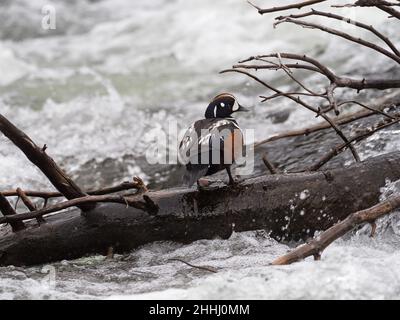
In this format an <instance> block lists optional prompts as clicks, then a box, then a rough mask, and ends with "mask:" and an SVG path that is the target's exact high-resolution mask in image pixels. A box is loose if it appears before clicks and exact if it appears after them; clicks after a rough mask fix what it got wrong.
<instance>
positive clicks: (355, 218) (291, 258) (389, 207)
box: [271, 194, 400, 265]
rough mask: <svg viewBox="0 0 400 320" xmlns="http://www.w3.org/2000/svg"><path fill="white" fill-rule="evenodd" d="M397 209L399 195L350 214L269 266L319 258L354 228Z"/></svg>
mask: <svg viewBox="0 0 400 320" xmlns="http://www.w3.org/2000/svg"><path fill="white" fill-rule="evenodd" d="M399 207H400V194H396V195H394V196H391V197H390V198H388V199H387V200H385V201H383V202H381V203H379V204H377V205H375V206H373V207H371V208H369V209H366V210H361V211H358V212H355V213H352V214H350V215H349V216H348V217H347V218H346V219H344V220H343V221H341V222H339V223H337V224H335V225H334V226H333V227H331V228H329V229H328V230H326V231H324V232H322V233H321V234H319V235H318V236H317V237H315V238H314V239H313V240H312V241H310V242H309V243H307V244H304V245H301V246H299V247H297V248H296V249H294V250H293V251H291V252H289V253H288V254H286V255H284V256H282V257H280V258H278V259H276V260H274V261H273V262H272V263H271V265H285V264H291V263H293V262H296V261H300V260H303V259H305V258H307V257H309V256H316V257H318V256H319V257H320V256H321V253H322V252H323V251H324V250H325V248H326V247H328V246H329V245H330V244H331V243H332V242H333V241H335V240H336V239H338V238H340V237H342V236H343V235H345V234H346V233H348V232H349V231H351V230H353V229H354V228H355V227H356V226H359V225H361V224H364V223H372V222H374V221H375V220H376V219H378V218H380V217H383V216H384V215H387V214H388V213H391V212H392V211H394V210H396V209H397V208H399Z"/></svg>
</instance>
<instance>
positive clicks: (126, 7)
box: [0, 0, 400, 299]
mask: <svg viewBox="0 0 400 320" xmlns="http://www.w3.org/2000/svg"><path fill="white" fill-rule="evenodd" d="M260 2H261V1H260ZM272 2H274V3H280V1H268V3H272ZM47 4H49V1H46V0H35V1H29V0H3V1H1V3H0V111H1V113H2V114H4V115H5V116H7V117H8V118H9V119H11V120H12V121H13V122H15V123H16V124H17V125H18V126H20V127H21V128H22V129H23V130H25V131H26V132H27V133H28V134H29V135H30V136H31V137H32V138H33V139H34V140H35V141H37V143H39V144H47V146H48V152H49V154H51V155H52V156H53V157H54V158H55V159H56V160H57V162H59V163H61V164H62V165H63V167H64V168H65V169H66V170H67V171H68V172H69V173H71V174H72V176H73V178H74V179H76V180H77V181H78V183H79V184H81V185H83V186H85V187H86V188H94V187H99V186H106V185H112V184H114V183H118V182H121V181H123V180H127V179H130V178H131V177H132V176H134V175H138V176H141V177H142V178H144V179H145V180H146V181H147V182H150V183H151V186H153V187H155V188H160V187H163V186H173V185H176V183H177V176H179V175H178V174H177V173H175V171H174V170H175V168H174V167H173V166H172V167H171V166H167V167H162V166H160V167H155V166H151V165H149V164H148V163H147V162H146V161H145V158H144V154H145V152H146V150H147V149H148V148H149V147H150V146H152V145H154V144H155V135H156V134H157V133H158V132H160V131H162V130H164V129H165V128H166V126H167V123H168V122H169V121H177V122H178V124H179V126H180V128H184V127H186V126H187V125H188V124H189V123H190V122H192V121H193V120H195V119H198V118H200V117H202V114H203V112H204V108H205V106H206V105H207V102H208V101H209V99H210V98H212V97H213V96H215V95H216V94H217V93H219V92H221V91H229V92H233V93H235V95H237V97H238V98H239V99H240V101H241V103H242V104H243V105H246V106H250V107H251V108H252V111H251V112H250V113H248V114H245V115H240V116H239V117H238V121H239V122H240V124H241V125H242V127H245V128H251V129H254V130H255V139H256V140H260V139H262V138H265V137H267V136H269V135H270V134H272V133H275V132H279V131H284V130H286V129H288V128H294V127H296V128H299V127H304V126H307V125H309V124H311V123H314V122H315V121H316V120H315V119H314V117H313V116H312V115H311V114H310V113H309V112H308V111H304V110H303V109H301V108H298V107H296V106H294V105H292V104H290V103H288V102H287V101H285V100H277V101H276V102H273V103H269V104H267V105H264V104H260V103H259V99H258V97H257V96H258V95H259V94H260V93H265V92H264V91H263V90H262V88H260V87H259V86H257V85H255V83H253V82H250V81H248V79H246V78H244V77H243V76H238V75H233V74H224V75H220V74H218V72H219V71H220V70H222V69H225V68H229V67H230V66H231V65H232V64H234V63H236V62H237V61H238V60H240V59H243V58H246V57H248V56H251V55H255V54H262V53H267V52H273V51H277V50H280V51H293V52H299V53H303V52H306V53H308V54H312V55H315V56H318V57H319V58H320V59H321V60H323V61H325V62H326V63H327V64H329V65H330V66H331V67H333V68H336V70H339V72H343V73H344V72H349V73H350V74H351V75H352V76H357V75H359V76H361V75H374V74H381V75H382V76H391V75H393V72H394V71H393V70H394V67H393V64H392V63H391V62H390V61H388V60H387V59H384V58H382V57H379V56H376V55H374V54H371V51H369V50H367V49H365V50H359V49H357V48H355V47H354V46H352V45H349V44H348V43H346V42H345V41H343V40H338V39H333V40H332V39H331V38H330V37H329V36H327V35H324V34H321V33H318V32H316V31H310V30H301V29H300V30H299V28H296V27H294V26H280V27H279V28H278V29H276V30H274V29H273V28H272V17H268V16H260V15H258V14H257V13H256V11H255V10H254V9H253V8H251V7H250V6H249V5H248V4H247V3H246V2H245V1H241V0H224V1H211V0H190V1H186V0H168V1H167V0H152V1H138V0H135V1H130V0H90V1H89V0H86V1H85V0H74V1H67V0H57V1H56V0H53V1H51V4H52V5H53V6H54V8H55V9H56V18H57V20H56V29H55V30H44V29H43V28H42V27H41V21H42V18H43V14H42V12H41V8H42V7H43V6H44V5H47ZM349 12H350V13H352V12H351V11H349ZM349 12H347V13H349ZM353 17H354V16H353ZM354 18H359V19H361V20H365V21H368V20H369V19H374V21H375V22H376V24H377V25H379V27H380V28H381V29H382V30H384V31H385V32H386V33H388V34H389V35H391V36H392V37H393V38H394V40H395V41H396V43H398V44H400V39H399V35H398V33H397V32H396V29H395V24H396V22H394V25H392V24H388V23H387V22H385V23H383V21H384V18H385V16H384V15H376V14H374V13H372V12H371V11H369V10H364V11H363V15H362V16H361V17H358V16H357V17H354ZM336 25H337V26H338V27H341V28H345V26H344V25H340V23H339V24H336ZM347 28H350V29H346V30H347V31H349V32H356V30H355V29H352V28H351V27H347ZM361 34H362V35H364V34H363V33H361ZM365 36H366V35H365ZM266 77H267V78H268V80H270V81H272V82H274V83H276V84H280V85H287V82H285V81H286V80H284V77H282V74H280V73H278V72H272V73H270V74H266ZM310 81H312V82H313V81H314V82H315V83H316V84H317V85H318V83H317V80H316V79H314V78H311V79H310ZM342 93H343V94H348V92H346V91H343V92H342ZM374 94H377V96H376V97H379V94H380V93H374ZM372 96H373V95H372ZM372 96H371V98H372ZM373 97H375V96H373ZM364 98H365V97H364ZM276 117H278V118H279V117H280V118H282V117H283V118H282V119H281V120H280V121H275V120H274V119H276ZM398 134H399V129H398V128H397V129H392V130H390V131H386V132H384V133H381V134H380V135H378V136H375V137H372V138H370V139H368V141H367V142H366V143H364V144H363V145H362V149H361V154H362V157H363V158H366V157H368V156H371V155H376V154H380V153H385V152H389V151H393V150H398V149H399V147H400V144H399V141H398V139H396V136H398ZM378 138H381V139H382V140H384V141H385V144H384V145H379V148H378V147H377V145H378V144H377V141H378V140H379V139H378ZM316 151H317V150H316ZM288 154H289V158H290V151H288ZM0 157H1V164H0V188H1V189H8V188H12V187H13V188H15V187H17V186H20V187H23V188H26V189H49V188H50V185H49V183H48V182H47V180H46V179H45V178H44V177H43V176H42V175H41V174H40V172H39V171H38V170H37V169H36V168H34V167H33V166H32V165H30V163H29V162H28V161H27V160H26V159H25V157H24V156H23V155H22V154H21V152H19V150H17V149H16V148H15V147H14V146H13V145H12V144H11V143H9V142H8V141H7V140H6V139H5V138H4V137H0ZM291 160H293V157H292V159H291ZM396 188H399V187H398V186H396V185H395V184H388V186H387V187H386V188H385V189H383V190H382V196H383V197H384V196H385V195H386V194H388V192H390V191H391V190H394V189H396ZM399 227H400V225H399V220H397V218H396V216H395V215H392V216H391V217H388V218H385V219H383V221H381V222H380V225H379V228H378V235H377V237H376V238H374V239H371V238H369V237H368V227H365V228H364V229H362V230H360V231H358V232H357V233H356V234H353V235H351V236H347V237H345V238H344V239H341V240H339V241H337V242H336V243H335V244H334V245H332V246H331V247H329V248H328V249H327V250H326V252H324V255H323V259H322V261H321V262H318V263H315V262H313V261H312V260H306V261H304V262H300V263H297V264H294V265H292V266H287V267H269V266H268V262H270V261H271V260H272V259H273V258H275V257H277V256H279V255H281V254H283V253H285V252H286V251H287V250H288V246H287V245H285V244H279V243H277V242H275V241H274V240H272V239H270V238H269V237H268V236H267V234H266V233H265V232H261V231H254V232H246V233H234V234H233V236H232V237H231V238H230V239H229V240H218V239H216V240H202V241H197V242H194V243H192V244H189V245H181V244H176V243H169V242H162V243H153V244H148V245H145V246H143V247H141V248H140V249H138V250H135V251H133V252H131V253H130V254H126V255H123V256H116V257H115V259H114V260H105V259H104V257H101V256H92V257H86V258H82V259H78V260H75V261H63V262H59V263H55V264H52V265H50V266H46V267H45V268H44V269H43V266H38V267H31V268H19V267H18V268H17V267H5V268H0V298H5V299H14V298H51V299H53V298H67V299H70V298H90V299H91V298H135V299H139V298H171V299H174V298H177V299H183V298H201V299H203V298H211V299H212V298H272V299H273V298H278V299H284V298H293V299H294V298H295V299H297V298H300V299H302V298H340V299H347V298H378V299H379V298H399V297H400V271H399V270H400V268H399V266H400V253H399V251H398V246H399V245H400V238H399V237H400V232H399V229H398V228H399ZM173 258H181V259H184V260H186V261H188V262H191V263H193V264H197V265H208V266H212V267H214V268H217V269H219V272H218V273H217V274H210V273H208V272H206V271H202V270H198V269H191V268H189V267H188V266H186V265H184V264H182V263H180V262H177V261H170V259H173Z"/></svg>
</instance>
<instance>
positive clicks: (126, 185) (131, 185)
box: [2, 177, 143, 199]
mask: <svg viewBox="0 0 400 320" xmlns="http://www.w3.org/2000/svg"><path fill="white" fill-rule="evenodd" d="M136 179H138V178H137V177H135V178H134V181H133V182H130V181H124V182H122V183H120V184H118V185H116V186H112V187H109V188H103V189H98V190H92V191H88V192H87V193H88V195H91V196H95V195H105V194H110V193H115V192H120V191H125V190H131V189H140V188H141V187H142V186H141V184H140V183H139V182H138V181H137V180H136ZM142 183H143V182H142ZM2 193H3V195H4V196H5V197H15V196H18V192H17V190H6V191H3V192H2ZM24 193H25V194H26V195H27V196H29V197H37V198H43V199H50V198H58V197H63V194H62V193H60V192H52V191H35V190H26V191H24Z"/></svg>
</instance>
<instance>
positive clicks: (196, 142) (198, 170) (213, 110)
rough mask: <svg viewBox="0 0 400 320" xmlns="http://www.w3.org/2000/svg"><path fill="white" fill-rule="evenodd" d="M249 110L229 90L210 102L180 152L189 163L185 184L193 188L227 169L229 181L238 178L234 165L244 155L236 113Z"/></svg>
mask: <svg viewBox="0 0 400 320" xmlns="http://www.w3.org/2000/svg"><path fill="white" fill-rule="evenodd" d="M238 111H249V110H248V109H247V108H245V107H243V106H241V105H240V104H239V103H238V102H237V100H236V98H235V97H234V96H233V95H232V94H229V93H222V94H219V95H218V96H216V97H215V98H214V99H213V100H212V101H211V103H210V104H209V105H208V107H207V109H206V112H205V119H202V120H199V121H196V122H195V123H193V124H192V125H191V126H190V127H189V129H188V130H187V131H186V133H185V135H184V137H183V139H182V141H181V143H180V145H179V155H180V158H181V161H183V162H184V163H185V164H186V172H185V175H184V178H183V182H184V184H186V185H187V186H189V187H191V186H192V185H193V184H194V183H195V182H197V183H198V184H199V179H200V178H201V177H204V176H208V175H211V174H214V173H216V172H218V171H221V170H224V169H225V170H226V171H227V173H228V176H229V184H234V183H235V181H234V179H233V177H232V174H231V169H230V167H231V165H232V164H233V163H234V161H235V160H236V159H237V158H238V157H240V156H241V155H242V150H243V133H242V131H241V130H240V127H239V125H238V124H237V122H236V120H235V119H233V118H232V114H233V113H235V112H238Z"/></svg>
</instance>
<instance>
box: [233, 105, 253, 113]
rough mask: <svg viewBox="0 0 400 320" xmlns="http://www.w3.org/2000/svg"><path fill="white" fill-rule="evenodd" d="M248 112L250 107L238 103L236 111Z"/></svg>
mask: <svg viewBox="0 0 400 320" xmlns="http://www.w3.org/2000/svg"><path fill="white" fill-rule="evenodd" d="M241 111H242V112H249V111H250V109H248V108H245V107H243V106H242V105H240V104H239V109H237V111H236V112H241Z"/></svg>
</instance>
